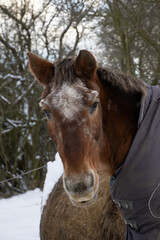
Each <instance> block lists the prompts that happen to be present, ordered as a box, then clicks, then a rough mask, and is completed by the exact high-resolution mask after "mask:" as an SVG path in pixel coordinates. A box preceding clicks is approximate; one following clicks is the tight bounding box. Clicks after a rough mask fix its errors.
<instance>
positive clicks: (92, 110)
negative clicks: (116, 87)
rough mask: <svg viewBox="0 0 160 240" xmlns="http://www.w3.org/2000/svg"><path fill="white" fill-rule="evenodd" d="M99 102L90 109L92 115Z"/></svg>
mask: <svg viewBox="0 0 160 240" xmlns="http://www.w3.org/2000/svg"><path fill="white" fill-rule="evenodd" d="M97 105H98V102H94V103H93V104H92V106H91V108H90V114H92V113H93V112H94V111H95V110H96V108H97Z"/></svg>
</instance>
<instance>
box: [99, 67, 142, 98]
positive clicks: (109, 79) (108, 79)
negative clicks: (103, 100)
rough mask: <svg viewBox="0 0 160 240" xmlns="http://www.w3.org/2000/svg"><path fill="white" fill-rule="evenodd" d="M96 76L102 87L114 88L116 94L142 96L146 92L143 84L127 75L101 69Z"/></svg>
mask: <svg viewBox="0 0 160 240" xmlns="http://www.w3.org/2000/svg"><path fill="white" fill-rule="evenodd" d="M97 74H98V76H99V78H100V79H101V81H102V82H103V83H104V85H106V86H107V87H110V88H114V89H115V90H116V91H117V93H120V94H122V93H123V94H125V95H131V96H133V95H137V94H138V95H141V96H143V95H144V94H145V92H146V91H145V84H144V82H143V81H142V80H140V79H138V78H136V77H133V76H131V75H129V74H126V73H121V72H118V71H115V70H111V69H109V68H102V67H99V68H98V69H97Z"/></svg>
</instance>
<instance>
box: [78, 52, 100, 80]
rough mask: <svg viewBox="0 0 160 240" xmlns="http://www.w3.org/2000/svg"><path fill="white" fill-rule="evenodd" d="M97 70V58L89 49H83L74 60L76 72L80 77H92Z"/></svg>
mask: <svg viewBox="0 0 160 240" xmlns="http://www.w3.org/2000/svg"><path fill="white" fill-rule="evenodd" d="M96 70H97V62H96V59H95V58H94V57H93V55H92V54H91V53H90V52H88V51H87V50H81V51H80V52H79V55H78V56H77V58H76V59H75V61H74V71H75V74H76V75H77V76H78V77H80V78H83V77H84V78H91V77H92V76H93V74H94V73H95V71H96Z"/></svg>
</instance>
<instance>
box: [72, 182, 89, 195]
mask: <svg viewBox="0 0 160 240" xmlns="http://www.w3.org/2000/svg"><path fill="white" fill-rule="evenodd" d="M86 190H87V186H86V184H85V183H83V182H81V183H77V184H76V185H75V186H74V188H73V191H74V192H75V193H81V192H85V191H86Z"/></svg>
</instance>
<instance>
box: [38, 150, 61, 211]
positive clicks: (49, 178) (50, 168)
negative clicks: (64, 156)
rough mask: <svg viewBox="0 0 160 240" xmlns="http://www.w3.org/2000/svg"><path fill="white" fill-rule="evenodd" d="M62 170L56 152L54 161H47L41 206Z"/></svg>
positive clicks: (43, 204)
mask: <svg viewBox="0 0 160 240" xmlns="http://www.w3.org/2000/svg"><path fill="white" fill-rule="evenodd" d="M63 171H64V170H63V164H62V161H61V158H60V156H59V154H58V153H57V154H56V156H55V161H54V162H48V163H47V175H46V179H45V182H44V188H43V196H42V208H43V207H44V206H45V204H46V201H47V199H48V195H49V194H50V192H51V191H52V189H53V187H54V185H55V184H56V182H57V181H58V179H59V178H60V177H61V175H62V174H63Z"/></svg>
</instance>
